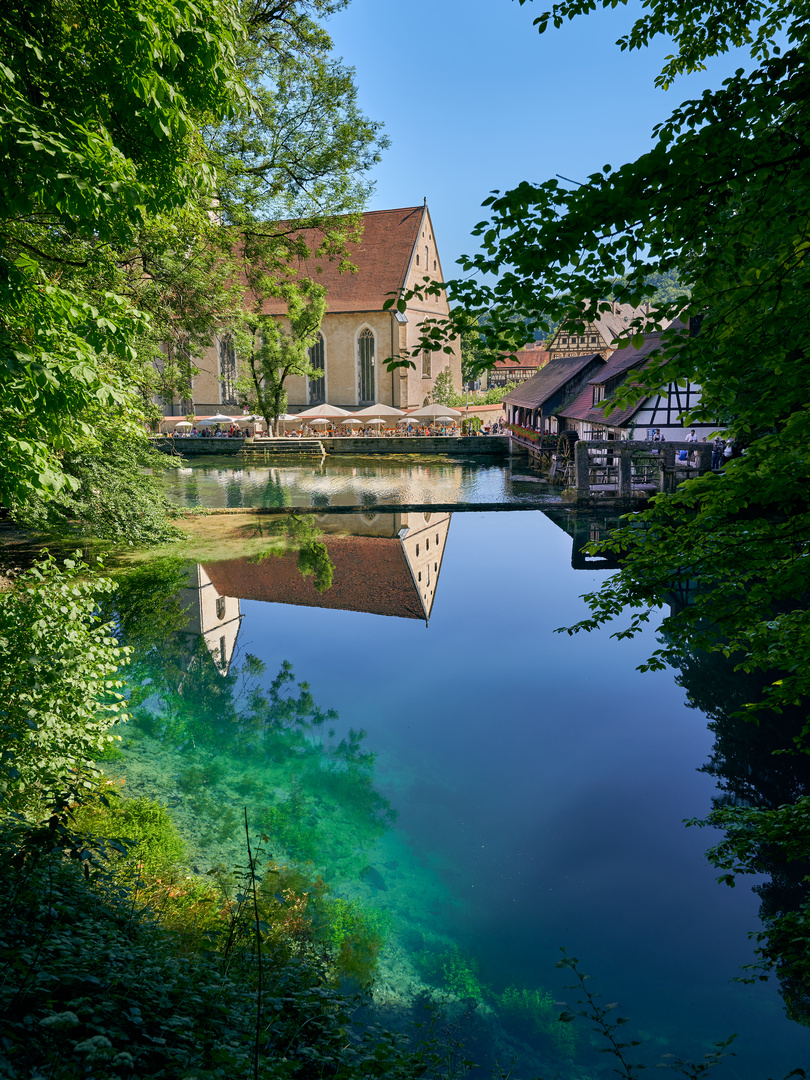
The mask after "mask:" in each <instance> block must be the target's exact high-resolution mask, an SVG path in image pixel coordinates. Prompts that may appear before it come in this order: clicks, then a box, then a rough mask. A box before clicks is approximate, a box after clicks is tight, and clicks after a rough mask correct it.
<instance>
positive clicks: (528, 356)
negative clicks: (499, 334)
mask: <svg viewBox="0 0 810 1080" xmlns="http://www.w3.org/2000/svg"><path fill="white" fill-rule="evenodd" d="M550 356H551V353H549V352H547V351H546V350H545V349H541V348H536V349H535V348H532V346H531V345H527V346H526V347H525V348H523V349H520V350H519V351H518V352H516V353H515V359H514V360H510V359H509V357H505V358H504V359H503V360H496V361H495V367H496V368H497V369H498V370H500V371H503V370H506V371H520V370H521V368H540V367H544V366H545V365H546V364H547V363H548V361H549V357H550Z"/></svg>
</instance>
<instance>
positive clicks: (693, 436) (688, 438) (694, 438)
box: [683, 428, 698, 442]
mask: <svg viewBox="0 0 810 1080" xmlns="http://www.w3.org/2000/svg"><path fill="white" fill-rule="evenodd" d="M683 441H684V442H697V441H698V437H697V435H696V434H695V429H694V428H692V430H691V431H690V432H689V434H688V435H687V436H686V438H685V439H684V440H683Z"/></svg>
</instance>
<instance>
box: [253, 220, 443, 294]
mask: <svg viewBox="0 0 810 1080" xmlns="http://www.w3.org/2000/svg"><path fill="white" fill-rule="evenodd" d="M424 211H425V207H424V206H408V207H405V208H404V209H400V210H371V211H369V212H368V213H365V214H361V215H360V217H361V219H362V226H363V235H362V238H361V240H360V241H359V243H355V244H348V245H347V252H348V259H349V261H350V262H351V263H352V265H353V266H355V267H357V270H356V272H355V273H352V271H350V270H347V271H345V272H344V273H342V274H341V272H340V262H339V261H338V260H335V261H332V262H330V261H329V260H328V259H322V258H310V259H307V260H302V261H301V263H300V267H299V274H300V275H301V276H302V277H309V278H311V279H312V280H313V281H317V282H319V283H320V284H321V285H324V286H325V287H326V300H327V310H328V311H382V307H383V303H384V302H385V301H386V300H387V299H389V294H390V293H392V292H395V291H396V290H397V289H400V288H402V286H403V285H404V284H405V279H406V277H407V274H408V267H409V265H410V261H411V256H412V255H413V250H414V245H415V244H416V241H417V238H418V236H419V227H420V225H421V224H422V215H423V213H424ZM299 235H300V236H303V237H304V239H305V240H306V241H307V245H308V247H310V248H317V247H318V245H319V244H320V243H321V241H322V240H323V237H322V235H321V234H320V233H319V232H318V230H314V229H310V230H307V229H304V230H302V232H301V233H300V234H299ZM286 310H287V305H286V304H285V303H284V301H283V300H278V299H270V300H268V301H267V302H266V304H265V307H264V311H265V314H269V315H283V314H284V313H285V312H286Z"/></svg>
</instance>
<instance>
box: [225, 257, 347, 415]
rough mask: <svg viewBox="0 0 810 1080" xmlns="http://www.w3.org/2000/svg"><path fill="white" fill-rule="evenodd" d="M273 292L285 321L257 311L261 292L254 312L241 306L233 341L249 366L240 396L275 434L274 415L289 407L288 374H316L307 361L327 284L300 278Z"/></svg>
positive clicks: (323, 307) (316, 332)
mask: <svg viewBox="0 0 810 1080" xmlns="http://www.w3.org/2000/svg"><path fill="white" fill-rule="evenodd" d="M273 292H275V293H276V294H278V295H281V296H282V297H283V299H284V301H285V306H286V311H287V313H286V317H285V320H284V322H282V321H281V320H280V319H276V318H273V316H272V315H263V314H260V312H261V309H262V307H263V297H261V296H260V297H259V299H258V300H257V305H256V306H257V308H258V312H257V313H251V312H245V313H243V314H242V315H241V317H240V318H239V319H238V320H237V321H236V327H237V328H236V329H235V330H234V342H235V345H236V350H237V353H238V354H239V356H240V357H241V358H242V361H243V363H244V364H245V366H246V367H247V372H248V374H247V375H246V376H245V377H244V379H243V380H242V382H241V384H240V385H241V386H242V393H243V396H244V398H245V400H246V401H247V402H248V403H249V404H250V405H253V406H254V408H255V409H256V410H257V411H258V412H260V413H261V415H262V416H263V417H264V419H265V422H266V424H267V428H268V431H269V432H271V433H272V434H276V429H277V426H278V418H279V417H280V416H282V415H283V414H284V412H285V411H286V408H287V388H286V385H285V384H286V381H287V379H288V378H289V377H290V376H291V375H292V376H295V375H298V376H300V377H304V378H306V377H309V376H312V377H315V378H317V377H318V375H319V372H318V371H316V370H315V369H314V368H313V367H312V365H311V363H310V358H309V349H310V348H311V346H313V345H314V344H315V342H316V341H317V340H318V333H319V331H320V326H321V321H322V320H323V316H324V312H325V311H326V290H325V289H324V287H323V286H322V285H319V284H317V283H316V282H314V281H311V280H309V279H308V278H304V279H303V280H301V281H298V282H291V281H287V282H284V283H281V284H279V285H278V286H277V287H276V288H275V289H273ZM285 324H286V325H285Z"/></svg>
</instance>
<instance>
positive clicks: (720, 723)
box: [678, 653, 810, 1023]
mask: <svg viewBox="0 0 810 1080" xmlns="http://www.w3.org/2000/svg"><path fill="white" fill-rule="evenodd" d="M734 665H735V658H726V657H724V656H722V655H720V654H718V653H712V654H707V653H689V654H684V655H683V656H682V658H681V661H680V663H679V668H680V676H679V678H678V682H679V683H680V685H681V686H683V687H684V689H685V690H686V692H687V701H688V703H689V705H690V706H691V707H693V708H698V709H700V710H701V711H702V712H704V713H705V714H706V716H707V717H708V720H709V727H710V729H711V730H712V731H713V732H714V734H715V739H716V741H715V745H714V748H713V751H712V754H711V757H710V758H709V761H708V762H707V763H706V764H705V765H704V766H703V768H702V771H703V772H706V773H709V774H710V775H711V776H714V777H715V778H716V779H717V783H718V788H719V789H720V792H721V795H720V796H719V797H717V798H716V799H715V800H714V809H713V810H712V813H711V814H710V816H709V819H708V823H709V824H711V825H714V826H716V827H717V828H720V829H722V830H723V831H724V833H725V839H724V840H723V841H722V842H721V843H720V844H718V845H717V846H716V847H715V848H713V849H712V850H711V851H710V852H709V858H710V859H711V861H712V862H713V863H714V865H715V866H716V867H717V868H718V869H720V870H722V871H724V879H725V880H727V881H728V882H729V883H730V884H731V883H733V881H734V878H735V876H736V875H737V874H766V875H768V877H769V879H770V880H768V881H767V882H764V883H763V884H761V885H757V886H755V887H754V891H755V892H756V893H757V894H758V895H759V897H760V899H761V901H762V903H761V905H760V910H759V914H760V919H761V920H762V930H761V931H760V932H759V933H758V934H757V935H756V939H757V942H758V947H757V952H758V962H757V964H756V965H753V967H754V968H755V969H756V970H757V971H758V974H759V977H766V973H767V971H768V970H774V969H775V970H776V972H777V975H778V977H779V980H780V984H781V989H782V995H783V997H784V1000H785V1003H786V1005H787V1011H788V1015H790V1016H791V1017H792V1018H793V1019H794V1020H797V1021H798V1022H800V1023H810V950H808V943H810V855H808V853H810V843H808V840H810V756H809V755H807V754H805V753H797V752H795V747H794V743H793V740H794V738H795V737H796V736H797V735H798V734H799V733H800V732H801V730H802V728H803V726H804V723H805V722H806V717H807V712H808V703H806V702H802V703H799V704H796V705H794V706H793V707H791V708H788V709H785V710H784V711H783V712H782V713H780V714H777V713H773V712H766V711H758V713H757V719H756V721H753V720H745V719H743V718H742V717H741V716H740V715H739V712H738V711H739V710H741V709H742V708H743V706H744V705H745V703H746V702H748V701H758V700H761V698H762V692H763V690H764V688H765V686H766V685H767V684H768V683H769V682H771V681H772V680H773V678H774V676H773V675H771V676H770V677H766V676H764V675H762V674H761V673H752V674H747V673H745V672H742V671H735V670H734ZM735 714H736V715H735Z"/></svg>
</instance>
